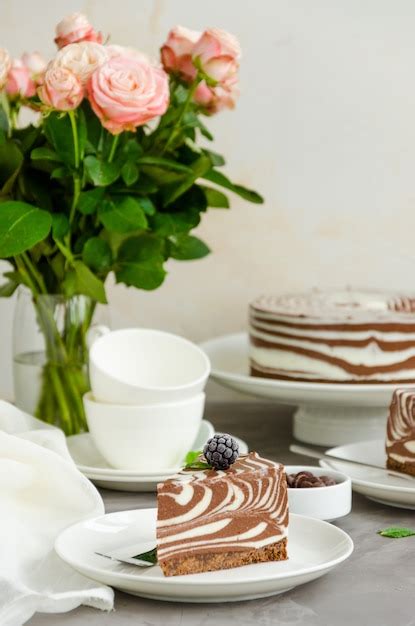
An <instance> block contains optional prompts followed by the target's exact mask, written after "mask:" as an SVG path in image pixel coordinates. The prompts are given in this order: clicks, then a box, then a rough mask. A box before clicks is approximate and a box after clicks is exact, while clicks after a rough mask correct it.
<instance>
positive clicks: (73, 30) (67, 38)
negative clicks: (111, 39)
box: [55, 13, 102, 48]
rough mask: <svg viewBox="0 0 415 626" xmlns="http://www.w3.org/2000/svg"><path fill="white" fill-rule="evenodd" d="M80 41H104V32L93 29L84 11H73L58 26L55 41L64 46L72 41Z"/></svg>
mask: <svg viewBox="0 0 415 626" xmlns="http://www.w3.org/2000/svg"><path fill="white" fill-rule="evenodd" d="M79 41H95V42H97V43H102V33H98V32H97V31H95V30H94V29H93V27H92V26H91V24H90V23H89V21H88V18H87V16H86V15H84V14H83V13H72V14H71V15H67V16H66V17H64V18H63V20H62V21H61V22H59V24H58V25H57V26H56V37H55V43H56V45H57V46H58V48H63V47H64V46H67V45H68V44H70V43H77V42H79Z"/></svg>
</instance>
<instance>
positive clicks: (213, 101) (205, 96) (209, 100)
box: [193, 80, 239, 114]
mask: <svg viewBox="0 0 415 626" xmlns="http://www.w3.org/2000/svg"><path fill="white" fill-rule="evenodd" d="M238 96H239V88H238V83H237V82H235V83H234V84H228V85H226V86H224V85H220V84H219V85H215V87H209V86H208V85H207V84H206V82H205V81H204V80H203V81H202V82H201V83H199V85H198V86H197V88H196V91H195V94H194V96H193V99H194V101H195V102H196V104H198V105H199V106H201V107H202V108H203V109H204V110H205V112H206V113H208V114H213V113H218V112H219V111H222V110H223V109H234V108H235V103H236V100H237V98H238Z"/></svg>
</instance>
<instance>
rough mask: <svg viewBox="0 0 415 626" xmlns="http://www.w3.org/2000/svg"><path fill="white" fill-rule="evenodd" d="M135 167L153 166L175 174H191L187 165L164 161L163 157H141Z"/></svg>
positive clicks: (170, 160)
mask: <svg viewBox="0 0 415 626" xmlns="http://www.w3.org/2000/svg"><path fill="white" fill-rule="evenodd" d="M136 163H137V165H155V166H156V167H161V168H162V169H167V170H173V171H175V172H182V173H183V174H191V173H192V170H191V168H190V167H188V166H187V165H183V163H179V162H178V161H173V160H172V159H164V158H163V157H155V156H143V157H140V158H139V159H137V161H136Z"/></svg>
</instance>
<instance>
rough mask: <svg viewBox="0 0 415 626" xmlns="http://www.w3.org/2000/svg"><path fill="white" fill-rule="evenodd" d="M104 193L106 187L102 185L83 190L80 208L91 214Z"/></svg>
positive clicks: (84, 212) (79, 202) (86, 213)
mask: <svg viewBox="0 0 415 626" xmlns="http://www.w3.org/2000/svg"><path fill="white" fill-rule="evenodd" d="M104 194H105V189H103V188H102V187H97V188H96V189H90V190H89V191H82V192H81V193H80V195H79V200H78V210H79V211H80V212H81V213H83V214H84V215H91V213H94V211H95V209H96V208H97V206H98V205H99V204H100V202H102V200H103V198H104Z"/></svg>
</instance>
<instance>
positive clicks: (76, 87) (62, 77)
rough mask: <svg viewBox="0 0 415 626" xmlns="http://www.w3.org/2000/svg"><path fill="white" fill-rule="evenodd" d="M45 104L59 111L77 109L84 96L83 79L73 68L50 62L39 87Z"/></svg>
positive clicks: (40, 96)
mask: <svg viewBox="0 0 415 626" xmlns="http://www.w3.org/2000/svg"><path fill="white" fill-rule="evenodd" d="M38 94H39V98H40V99H41V100H42V102H43V104H46V106H48V107H51V108H52V109H56V110H57V111H71V110H72V109H76V107H78V106H79V105H80V104H81V102H82V99H83V97H84V90H83V87H82V84H81V81H80V80H79V78H78V77H77V76H75V74H74V73H73V72H71V70H68V69H67V68H65V67H55V66H54V65H53V62H52V63H49V65H48V68H47V70H46V72H45V75H44V78H43V83H42V84H41V86H40V87H39V89H38Z"/></svg>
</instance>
